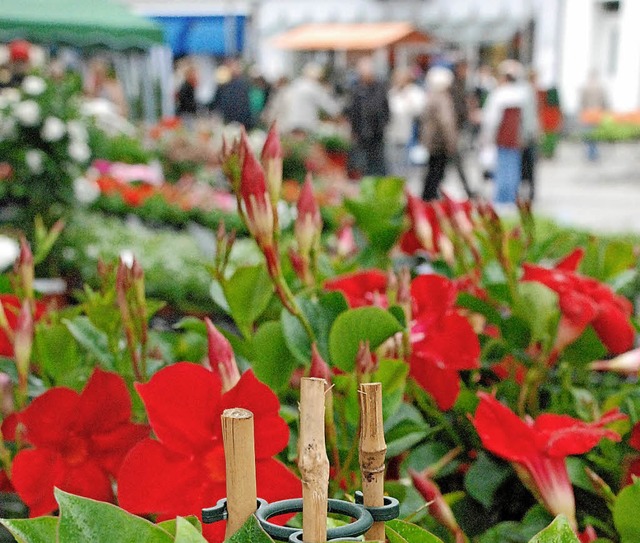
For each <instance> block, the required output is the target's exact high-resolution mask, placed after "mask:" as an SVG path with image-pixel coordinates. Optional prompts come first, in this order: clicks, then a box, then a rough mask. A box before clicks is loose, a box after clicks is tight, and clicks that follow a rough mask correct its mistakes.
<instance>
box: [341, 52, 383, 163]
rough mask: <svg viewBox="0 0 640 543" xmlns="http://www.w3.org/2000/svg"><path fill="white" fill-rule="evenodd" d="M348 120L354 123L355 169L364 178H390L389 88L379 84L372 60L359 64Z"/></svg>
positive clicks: (366, 58) (352, 133) (347, 114)
mask: <svg viewBox="0 0 640 543" xmlns="http://www.w3.org/2000/svg"><path fill="white" fill-rule="evenodd" d="M357 71H358V80H357V82H356V83H355V85H354V87H353V90H352V93H351V96H350V100H349V104H348V106H347V109H346V112H345V113H346V116H347V118H348V120H349V122H350V123H351V135H352V138H353V144H354V145H353V151H352V152H353V154H354V156H353V159H352V161H353V162H356V164H354V166H355V167H356V168H357V169H358V170H360V172H361V173H362V174H363V175H378V176H383V175H385V174H386V168H385V146H384V132H385V127H386V125H387V122H388V121H389V103H388V100H387V86H386V85H385V84H384V83H383V82H381V81H378V80H377V79H376V77H375V73H374V69H373V61H372V59H371V58H369V57H365V58H362V59H361V60H360V62H359V63H358V67H357Z"/></svg>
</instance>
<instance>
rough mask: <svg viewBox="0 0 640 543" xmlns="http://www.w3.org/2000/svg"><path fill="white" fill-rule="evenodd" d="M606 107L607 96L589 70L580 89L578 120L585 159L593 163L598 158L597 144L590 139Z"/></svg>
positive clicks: (597, 77) (597, 79)
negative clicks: (580, 124)
mask: <svg viewBox="0 0 640 543" xmlns="http://www.w3.org/2000/svg"><path fill="white" fill-rule="evenodd" d="M607 107H608V100H607V94H606V91H605V89H604V85H603V84H602V81H600V76H599V74H598V71H597V70H591V72H590V73H589V77H588V79H587V81H586V83H585V84H584V85H583V87H582V88H581V89H580V120H581V122H582V125H583V126H584V129H585V141H586V145H587V159H588V160H590V161H592V162H595V161H597V160H598V159H599V158H600V153H599V151H598V144H597V142H596V141H595V140H594V139H593V138H591V137H590V132H591V130H592V129H593V128H595V127H596V126H597V124H598V122H599V120H600V118H601V117H602V113H603V112H604V111H605V110H606V109H607Z"/></svg>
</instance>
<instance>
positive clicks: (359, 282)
mask: <svg viewBox="0 0 640 543" xmlns="http://www.w3.org/2000/svg"><path fill="white" fill-rule="evenodd" d="M324 288H325V290H339V291H340V292H342V294H344V296H345V298H346V299H347V302H348V303H349V307H361V306H365V305H383V306H386V296H385V292H386V289H387V275H386V274H385V273H384V272H383V271H382V270H366V271H362V272H358V273H353V274H351V275H342V276H340V277H336V278H335V279H329V280H328V281H325V283H324Z"/></svg>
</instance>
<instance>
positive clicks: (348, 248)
mask: <svg viewBox="0 0 640 543" xmlns="http://www.w3.org/2000/svg"><path fill="white" fill-rule="evenodd" d="M336 252H337V253H338V256H341V257H347V256H351V255H353V254H355V253H357V252H358V246H357V245H356V238H355V236H354V235H353V227H352V226H351V225H350V224H343V225H342V226H341V227H340V228H339V229H338V231H337V232H336Z"/></svg>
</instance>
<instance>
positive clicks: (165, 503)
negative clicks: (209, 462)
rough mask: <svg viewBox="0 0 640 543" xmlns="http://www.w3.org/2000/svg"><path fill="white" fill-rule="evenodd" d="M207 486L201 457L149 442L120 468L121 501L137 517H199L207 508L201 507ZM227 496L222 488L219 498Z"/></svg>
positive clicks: (131, 453) (132, 453) (144, 442)
mask: <svg viewBox="0 0 640 543" xmlns="http://www.w3.org/2000/svg"><path fill="white" fill-rule="evenodd" d="M206 483H207V477H206V472H205V470H204V469H203V467H202V466H201V465H200V458H199V457H193V458H192V459H190V458H189V457H185V456H183V455H180V454H177V453H174V452H172V451H170V450H169V449H167V447H164V446H163V445H162V444H161V443H159V442H157V441H154V440H152V439H146V440H144V441H141V442H140V443H138V444H137V445H136V446H135V447H134V448H133V449H132V450H131V452H130V453H129V454H128V455H127V457H126V458H125V460H124V462H123V464H122V467H121V468H120V472H119V474H118V501H119V504H120V506H121V507H123V508H124V509H126V510H127V511H130V512H132V513H136V514H149V513H158V514H160V515H162V516H163V517H166V518H171V517H175V516H177V515H191V514H198V513H199V512H200V509H201V508H202V507H203V506H205V505H206V504H203V503H202V502H203V499H202V488H203V486H204V485H205V484H206ZM224 493H225V491H224V485H222V494H221V495H220V497H224ZM210 505H215V502H213V503H212V504H210Z"/></svg>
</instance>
